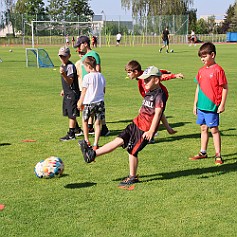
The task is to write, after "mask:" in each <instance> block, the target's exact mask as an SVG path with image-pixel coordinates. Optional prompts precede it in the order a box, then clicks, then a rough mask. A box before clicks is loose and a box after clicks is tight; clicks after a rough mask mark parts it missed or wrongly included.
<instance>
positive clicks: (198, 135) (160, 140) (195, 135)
mask: <svg viewBox="0 0 237 237" xmlns="http://www.w3.org/2000/svg"><path fill="white" fill-rule="evenodd" d="M171 127H173V126H172V125H171ZM159 130H160V129H159ZM159 130H158V133H159ZM234 130H236V129H235V128H229V129H226V130H221V131H220V134H221V136H225V137H231V136H236V135H235V134H233V135H231V134H225V132H229V131H234ZM176 134H178V133H176ZM176 134H175V135H170V137H166V138H158V141H157V143H160V142H172V141H176V140H182V139H190V138H191V139H192V138H195V139H196V138H199V139H200V137H201V134H200V133H193V134H186V135H182V136H177V135H176ZM209 137H212V135H211V132H209Z"/></svg>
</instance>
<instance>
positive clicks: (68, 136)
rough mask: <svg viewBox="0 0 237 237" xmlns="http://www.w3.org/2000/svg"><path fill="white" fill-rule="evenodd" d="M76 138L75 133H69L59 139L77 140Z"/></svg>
mask: <svg viewBox="0 0 237 237" xmlns="http://www.w3.org/2000/svg"><path fill="white" fill-rule="evenodd" d="M75 139H76V137H75V134H74V135H72V134H69V133H67V135H66V136H64V137H61V138H60V139H59V140H60V141H64V142H65V141H70V140H75Z"/></svg>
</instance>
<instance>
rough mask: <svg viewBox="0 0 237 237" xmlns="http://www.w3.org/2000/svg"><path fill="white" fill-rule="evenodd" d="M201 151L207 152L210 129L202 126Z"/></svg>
mask: <svg viewBox="0 0 237 237" xmlns="http://www.w3.org/2000/svg"><path fill="white" fill-rule="evenodd" d="M200 128H201V151H207V145H208V141H209V136H208V127H207V125H205V124H203V125H201V127H200Z"/></svg>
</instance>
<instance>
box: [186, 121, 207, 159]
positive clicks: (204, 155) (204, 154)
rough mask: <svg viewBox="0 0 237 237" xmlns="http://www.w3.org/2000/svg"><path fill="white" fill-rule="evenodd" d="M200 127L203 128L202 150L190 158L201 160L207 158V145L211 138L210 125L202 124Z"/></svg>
mask: <svg viewBox="0 0 237 237" xmlns="http://www.w3.org/2000/svg"><path fill="white" fill-rule="evenodd" d="M200 129H201V150H200V152H199V153H198V154H197V155H195V156H193V157H190V158H189V159H190V160H199V159H203V158H207V145H208V140H209V136H208V127H207V125H205V124H202V125H200Z"/></svg>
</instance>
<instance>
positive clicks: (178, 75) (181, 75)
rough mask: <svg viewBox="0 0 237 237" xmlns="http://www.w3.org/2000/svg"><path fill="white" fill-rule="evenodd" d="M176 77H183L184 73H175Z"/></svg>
mask: <svg viewBox="0 0 237 237" xmlns="http://www.w3.org/2000/svg"><path fill="white" fill-rule="evenodd" d="M175 77H176V78H181V79H183V78H184V75H183V74H182V73H178V74H175Z"/></svg>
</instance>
